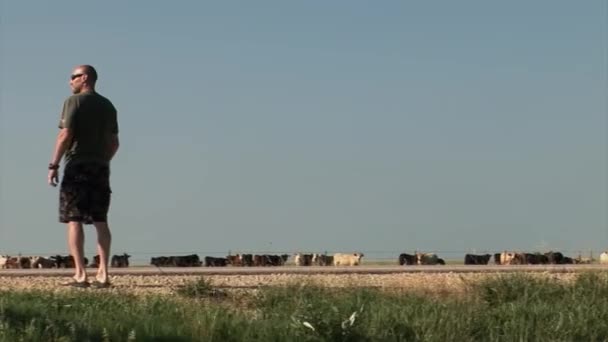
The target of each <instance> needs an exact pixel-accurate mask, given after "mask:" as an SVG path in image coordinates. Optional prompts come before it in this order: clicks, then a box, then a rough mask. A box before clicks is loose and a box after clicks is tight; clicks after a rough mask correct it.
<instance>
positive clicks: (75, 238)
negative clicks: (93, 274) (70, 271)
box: [68, 221, 87, 282]
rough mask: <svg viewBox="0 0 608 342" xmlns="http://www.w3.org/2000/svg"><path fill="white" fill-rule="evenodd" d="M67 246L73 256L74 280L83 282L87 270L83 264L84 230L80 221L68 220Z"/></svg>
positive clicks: (85, 278)
mask: <svg viewBox="0 0 608 342" xmlns="http://www.w3.org/2000/svg"><path fill="white" fill-rule="evenodd" d="M68 247H69V248H70V254H71V255H72V257H74V265H75V267H76V272H75V274H74V280H76V281H77V282H84V281H86V280H87V272H86V270H85V265H84V232H83V230H82V223H80V222H74V221H70V222H69V223H68Z"/></svg>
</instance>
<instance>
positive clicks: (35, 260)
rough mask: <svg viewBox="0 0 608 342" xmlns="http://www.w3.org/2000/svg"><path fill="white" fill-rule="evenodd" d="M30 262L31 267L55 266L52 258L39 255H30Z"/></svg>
mask: <svg viewBox="0 0 608 342" xmlns="http://www.w3.org/2000/svg"><path fill="white" fill-rule="evenodd" d="M30 263H31V266H32V268H53V267H54V266H55V263H54V262H53V261H52V260H50V259H48V258H45V257H41V256H31V257H30Z"/></svg>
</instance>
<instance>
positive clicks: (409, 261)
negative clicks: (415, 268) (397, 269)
mask: <svg viewBox="0 0 608 342" xmlns="http://www.w3.org/2000/svg"><path fill="white" fill-rule="evenodd" d="M416 264H417V260H416V255H413V254H407V253H401V254H399V265H401V266H403V265H416Z"/></svg>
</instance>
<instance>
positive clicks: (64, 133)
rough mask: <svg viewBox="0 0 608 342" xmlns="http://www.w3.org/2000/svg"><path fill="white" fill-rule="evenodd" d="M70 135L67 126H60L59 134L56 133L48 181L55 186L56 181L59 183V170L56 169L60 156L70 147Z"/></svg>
mask: <svg viewBox="0 0 608 342" xmlns="http://www.w3.org/2000/svg"><path fill="white" fill-rule="evenodd" d="M72 137H73V133H72V131H71V130H70V129H69V128H62V129H61V130H60V131H59V134H57V140H56V141H55V150H54V152H53V157H52V158H51V163H50V164H49V176H48V182H49V184H50V185H52V186H57V183H59V172H58V171H57V170H58V169H59V163H60V162H61V158H62V157H63V155H64V154H65V151H66V150H67V149H68V147H70V143H71V141H72Z"/></svg>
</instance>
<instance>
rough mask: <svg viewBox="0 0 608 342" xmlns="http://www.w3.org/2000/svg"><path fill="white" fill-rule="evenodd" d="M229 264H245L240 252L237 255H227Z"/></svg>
mask: <svg viewBox="0 0 608 342" xmlns="http://www.w3.org/2000/svg"><path fill="white" fill-rule="evenodd" d="M226 260H227V264H228V265H232V266H243V260H242V258H241V255H240V254H237V255H227V256H226Z"/></svg>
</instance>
